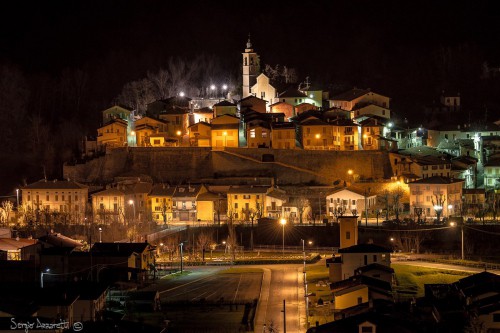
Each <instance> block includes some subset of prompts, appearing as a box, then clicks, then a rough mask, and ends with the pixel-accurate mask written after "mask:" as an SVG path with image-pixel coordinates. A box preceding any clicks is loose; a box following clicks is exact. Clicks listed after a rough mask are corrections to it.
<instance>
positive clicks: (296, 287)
mask: <svg viewBox="0 0 500 333" xmlns="http://www.w3.org/2000/svg"><path fill="white" fill-rule="evenodd" d="M303 283H304V282H303V275H302V265H269V266H266V267H265V269H264V279H263V283H262V292H261V298H260V302H259V307H258V310H257V317H256V321H255V332H259V333H260V332H267V331H266V330H265V329H264V324H265V325H266V327H269V326H270V325H271V323H272V325H273V326H274V327H275V328H277V329H278V330H279V332H284V325H283V300H285V310H286V312H285V314H286V332H289V333H296V332H305V299H304V295H303V293H304V289H303Z"/></svg>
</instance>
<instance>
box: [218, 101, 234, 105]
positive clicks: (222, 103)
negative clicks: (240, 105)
mask: <svg viewBox="0 0 500 333" xmlns="http://www.w3.org/2000/svg"><path fill="white" fill-rule="evenodd" d="M214 106H236V104H233V103H231V102H228V101H221V102H219V103H217V104H214Z"/></svg>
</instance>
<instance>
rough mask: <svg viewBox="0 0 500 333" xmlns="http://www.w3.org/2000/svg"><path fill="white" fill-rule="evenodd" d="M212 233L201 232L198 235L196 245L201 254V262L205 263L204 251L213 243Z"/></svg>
mask: <svg viewBox="0 0 500 333" xmlns="http://www.w3.org/2000/svg"><path fill="white" fill-rule="evenodd" d="M213 239H214V237H213V232H209V231H202V232H200V233H199V234H198V237H197V240H196V243H197V246H198V248H199V249H200V252H201V257H202V261H203V262H204V261H205V251H206V250H207V248H208V247H209V246H210V244H211V243H213Z"/></svg>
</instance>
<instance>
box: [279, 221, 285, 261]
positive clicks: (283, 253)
mask: <svg viewBox="0 0 500 333" xmlns="http://www.w3.org/2000/svg"><path fill="white" fill-rule="evenodd" d="M280 223H281V225H282V226H283V248H282V256H283V258H284V257H285V224H286V219H284V218H283V219H281V220H280Z"/></svg>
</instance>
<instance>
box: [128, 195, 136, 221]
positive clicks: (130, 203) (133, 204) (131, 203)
mask: <svg viewBox="0 0 500 333" xmlns="http://www.w3.org/2000/svg"><path fill="white" fill-rule="evenodd" d="M128 204H129V205H130V206H132V208H133V209H134V216H133V220H132V222H133V221H134V220H135V203H134V200H132V199H130V200H129V201H128Z"/></svg>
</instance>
